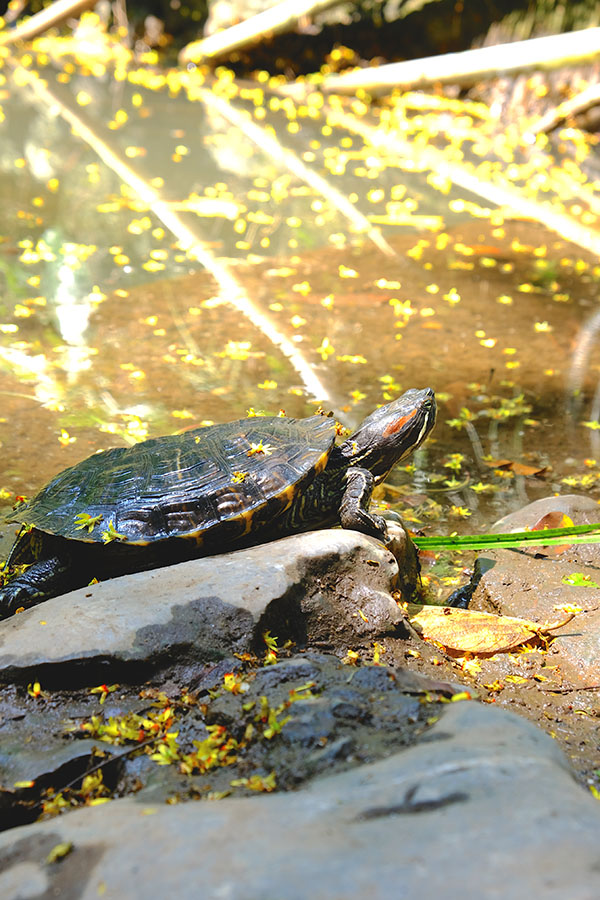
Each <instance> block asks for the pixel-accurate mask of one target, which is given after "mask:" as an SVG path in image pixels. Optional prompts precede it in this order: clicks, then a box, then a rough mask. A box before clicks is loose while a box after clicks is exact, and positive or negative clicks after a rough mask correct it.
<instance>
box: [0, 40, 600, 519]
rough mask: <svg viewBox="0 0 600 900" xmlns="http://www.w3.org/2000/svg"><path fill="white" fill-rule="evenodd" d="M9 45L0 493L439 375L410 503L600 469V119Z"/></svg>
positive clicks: (416, 509) (513, 503)
mask: <svg viewBox="0 0 600 900" xmlns="http://www.w3.org/2000/svg"><path fill="white" fill-rule="evenodd" d="M2 71H3V84H2V111H3V116H2V117H1V118H2V121H1V122H0V139H1V147H2V151H1V153H0V180H1V189H2V197H3V204H2V208H1V209H0V273H1V277H2V288H3V289H2V293H1V296H0V448H1V459H2V466H1V468H0V502H3V503H4V504H5V505H6V506H7V507H10V506H11V505H12V503H13V501H14V498H15V496H16V495H30V494H32V493H33V492H35V491H36V490H37V489H38V488H39V487H40V486H41V485H42V484H43V483H44V482H45V481H47V480H48V479H49V478H50V477H51V476H53V475H54V474H56V473H57V472H58V471H60V470H61V469H63V468H65V467H66V466H69V465H72V464H74V463H76V462H77V461H79V460H80V459H82V458H84V457H86V456H88V455H89V454H90V453H93V452H94V451H96V450H98V449H103V448H106V447H109V446H115V445H123V444H124V443H131V442H134V441H137V440H140V439H143V438H145V437H149V436H155V435H158V434H163V433H166V432H172V431H178V430H182V429H185V428H189V427H195V426H198V425H199V424H201V423H207V422H221V421H227V420H229V419H234V418H239V417H243V416H245V415H246V413H247V411H248V410H249V409H251V408H252V409H254V410H256V411H267V412H270V413H276V412H277V411H278V410H279V409H284V410H285V412H286V413H287V414H288V415H293V416H301V415H306V414H310V413H311V412H312V411H314V409H315V408H317V407H318V406H323V407H326V408H330V409H333V410H334V411H335V413H336V415H337V416H338V418H339V419H340V420H341V421H342V422H343V424H344V425H346V426H348V427H352V426H354V425H356V424H357V423H358V422H359V421H360V420H361V418H362V417H363V416H364V415H365V414H366V413H368V412H370V411H371V410H372V409H373V408H374V406H375V405H376V404H379V403H383V402H385V401H386V400H388V399H391V398H392V397H395V396H397V395H398V394H399V393H401V392H402V391H403V390H405V389H407V388H408V387H413V386H415V387H424V386H427V385H429V386H431V387H433V388H434V389H435V391H436V393H437V395H438V404H439V416H438V425H437V427H436V431H435V433H434V436H433V438H432V439H430V440H429V441H428V442H427V444H426V445H425V446H424V447H423V448H422V449H421V450H420V451H419V452H418V453H417V454H416V456H415V458H414V460H413V464H412V465H410V466H408V467H405V468H402V467H400V468H399V469H398V470H397V471H396V472H394V473H393V474H392V476H391V477H390V484H389V486H388V487H385V488H383V489H380V494H379V496H380V499H381V500H382V501H385V502H387V503H389V504H390V505H396V504H397V505H399V507H400V509H401V510H402V511H403V513H404V514H405V515H406V516H407V518H408V520H409V521H410V522H412V523H414V524H416V525H419V526H420V527H425V528H428V529H429V530H430V531H439V530H448V529H450V530H455V529H456V530H461V531H465V530H473V531H474V530H480V529H482V528H484V529H485V528H486V527H487V526H489V525H490V524H491V523H492V522H493V521H494V520H495V519H496V518H498V517H499V516H500V515H502V514H504V513H505V512H506V511H508V510H509V509H512V508H515V507H517V506H519V505H522V504H524V503H526V502H527V501H528V500H530V499H536V498H537V497H539V496H544V495H547V494H550V493H552V492H563V493H564V492H567V491H573V490H576V491H581V490H585V491H591V492H592V495H595V492H596V491H597V484H598V482H599V480H600V446H599V445H598V440H599V438H598V432H597V425H598V421H597V420H598V412H599V409H598V407H599V406H600V400H599V399H598V393H597V390H598V389H597V385H598V371H599V367H600V347H599V346H598V341H597V340H596V333H597V331H598V328H599V321H600V320H599V321H597V311H596V309H597V291H598V282H599V279H600V264H599V263H598V235H597V231H596V229H597V214H598V208H599V207H598V191H597V187H598V185H597V183H596V181H595V180H594V179H595V167H596V164H595V158H594V155H593V146H591V142H590V146H588V145H587V144H586V143H585V141H584V140H583V139H582V137H581V136H580V135H578V134H577V133H575V132H569V131H567V130H565V132H563V133H562V135H561V136H560V139H559V140H557V141H556V142H555V143H554V144H553V145H552V144H550V143H544V142H543V141H542V142H538V143H537V144H535V145H531V144H530V143H529V144H528V143H527V142H526V141H523V140H522V139H521V137H520V136H519V135H517V134H516V133H513V132H514V129H511V127H508V126H507V127H506V128H503V127H502V123H497V122H493V121H492V120H491V118H490V117H489V115H488V114H487V113H486V112H485V110H483V108H482V107H481V106H480V105H477V104H471V105H469V104H458V102H454V101H443V100H442V99H441V98H429V99H427V98H424V97H416V98H415V97H412V98H411V97H409V96H405V97H398V98H395V99H394V100H393V101H390V102H385V103H383V102H382V103H380V104H379V105H377V106H373V107H370V106H368V105H367V104H365V103H364V102H363V101H362V100H352V99H349V100H346V101H341V100H339V99H336V98H329V99H328V100H324V99H323V97H322V96H321V95H319V94H316V93H313V94H309V95H308V97H306V98H304V99H297V100H295V101H293V100H292V99H290V97H287V96H284V95H283V94H282V93H280V92H278V85H277V84H273V83H272V82H271V83H266V80H265V79H263V81H260V80H259V81H257V82H253V83H248V84H240V83H237V84H236V83H234V82H233V80H232V76H231V74H230V73H227V72H225V71H219V72H218V73H217V75H218V77H217V78H216V79H215V80H214V81H212V82H209V81H208V80H206V79H205V77H204V76H203V74H202V73H200V72H198V71H196V72H189V73H186V72H183V73H166V72H161V71H158V70H156V69H153V68H151V67H147V68H146V69H139V68H138V69H136V68H132V69H129V70H126V69H125V68H119V67H117V71H116V73H115V72H113V71H112V70H110V69H108V68H106V66H105V64H104V62H103V61H102V60H101V59H96V60H95V61H94V60H92V62H90V61H89V60H88V62H87V63H86V64H82V63H81V62H78V61H77V60H75V59H74V58H72V57H70V56H64V57H62V56H61V57H60V58H51V57H50V56H49V55H48V53H47V48H46V47H45V46H44V45H42V46H41V47H39V48H38V53H37V55H35V54H30V55H28V56H26V57H21V58H20V59H17V58H14V57H11V56H7V57H6V58H5V59H4V65H3V70H2Z"/></svg>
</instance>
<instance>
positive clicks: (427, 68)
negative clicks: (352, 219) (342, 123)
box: [282, 28, 600, 94]
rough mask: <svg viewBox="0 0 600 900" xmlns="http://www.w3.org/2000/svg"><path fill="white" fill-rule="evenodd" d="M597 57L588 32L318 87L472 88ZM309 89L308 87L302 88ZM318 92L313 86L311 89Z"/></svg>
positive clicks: (346, 76) (598, 49)
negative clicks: (508, 76)
mask: <svg viewBox="0 0 600 900" xmlns="http://www.w3.org/2000/svg"><path fill="white" fill-rule="evenodd" d="M598 57H600V28H588V29H585V30H583V31H572V32H569V33H568V34H557V35H552V36H550V37H542V38H533V39H532V40H529V41H516V42H514V43H511V44H500V45H499V46H497V47H481V48H478V49H477V50H465V51H464V52H462V53H445V54H443V55H441V56H428V57H426V58H424V59H415V60H408V61H407V62H400V63H389V64H388V65H384V66H379V67H373V66H370V67H369V68H367V69H353V70H352V71H351V72H345V73H342V74H341V75H329V76H328V77H327V78H325V79H323V81H322V82H321V83H320V84H319V85H318V88H319V89H320V90H322V91H325V92H327V93H336V94H338V93H351V94H352V93H355V92H356V91H357V90H363V91H368V92H369V93H370V94H380V93H385V92H387V91H390V90H393V89H394V88H401V89H402V90H410V89H412V90H419V89H423V88H430V87H432V86H433V85H436V84H459V85H462V86H466V85H471V84H474V83H476V82H477V81H481V80H482V79H490V78H497V77H498V76H499V75H517V74H519V73H520V72H530V71H532V70H537V69H542V70H548V69H556V68H560V66H565V65H580V64H581V63H587V62H591V61H592V60H594V59H597V58H598ZM307 87H308V86H307ZM310 87H311V88H313V89H314V87H317V85H316V84H313V85H310ZM303 88H304V86H303V85H302V84H301V83H300V84H298V85H290V86H289V90H288V91H286V88H285V86H282V92H286V93H290V94H296V93H299V92H300V91H301V90H302V89H303Z"/></svg>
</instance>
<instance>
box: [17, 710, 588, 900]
mask: <svg viewBox="0 0 600 900" xmlns="http://www.w3.org/2000/svg"><path fill="white" fill-rule="evenodd" d="M599 839H600V816H599V814H598V809H597V805H596V803H595V801H594V800H593V799H592V798H591V797H589V796H586V795H585V794H584V793H583V792H582V791H581V788H580V787H579V786H578V785H576V784H575V782H574V781H573V778H572V776H571V774H570V772H569V769H568V767H567V766H566V765H565V761H564V759H563V757H562V754H561V753H560V752H559V751H558V749H557V747H556V745H555V743H554V742H553V741H552V739H551V738H549V737H547V736H546V735H544V734H542V733H541V732H540V731H539V730H538V729H536V728H534V727H533V726H532V725H530V724H529V723H527V722H525V721H523V720H520V719H518V718H517V717H515V716H512V715H511V714H509V713H504V712H500V711H498V710H494V709H490V708H489V707H484V706H481V705H479V704H474V703H457V704H452V706H451V707H449V708H448V711H447V712H446V713H445V714H444V715H443V717H442V718H441V719H440V721H439V722H437V723H436V724H435V725H434V726H433V727H432V728H431V729H430V730H428V731H427V732H426V733H425V735H424V736H423V737H422V739H421V740H420V741H419V742H418V743H416V744H415V745H414V746H412V747H410V748H408V749H406V750H404V751H401V752H398V753H394V754H393V755H391V756H388V757H387V759H384V760H380V761H378V762H375V763H369V764H366V765H363V766H360V767H357V768H354V769H353V770H352V771H349V772H344V773H342V774H335V775H330V776H327V777H325V778H320V779H318V780H316V781H313V782H312V783H311V784H310V785H308V786H306V787H304V788H303V789H302V790H300V791H289V792H282V793H279V794H271V795H268V796H260V797H245V798H225V799H223V800H221V801H220V802H214V803H202V802H190V803H182V804H178V805H175V806H170V805H165V804H160V805H158V804H157V805H154V804H152V803H150V802H148V798H147V797H145V796H144V795H143V794H142V795H137V797H135V798H127V799H123V800H116V801H114V802H112V803H109V804H106V805H103V806H100V807H97V808H95V809H90V808H88V809H82V810H77V811H75V812H73V813H71V814H70V815H67V816H62V817H61V818H59V819H54V820H52V821H47V822H40V823H36V824H33V825H29V826H27V827H25V828H17V829H14V830H12V831H9V832H5V833H4V834H3V835H1V836H0V893H1V894H2V896H3V897H5V898H7V900H9V898H10V900H16V897H18V896H21V897H22V896H32V897H33V896H42V895H48V896H51V895H52V896H57V895H61V896H77V897H80V898H95V897H97V896H98V894H99V893H100V894H102V895H104V896H107V897H126V896H132V897H133V896H139V893H140V890H141V889H142V891H143V889H146V890H147V891H149V892H150V895H152V896H173V897H181V898H187V897H190V898H192V897H197V896H198V891H199V886H201V891H202V896H204V897H207V898H217V897H231V898H244V900H248V898H259V897H269V896H277V897H280V898H283V900H288V898H289V900H296V898H297V900H300V898H305V897H315V898H331V897H339V896H343V897H356V898H363V897H367V896H369V897H375V898H379V897H381V898H384V897H389V896H399V894H400V893H401V895H402V896H404V897H415V898H416V897H422V896H438V895H439V896H443V897H448V898H454V897H456V898H459V897H461V898H464V897H467V898H468V897H476V896H478V897H481V896H490V897H491V896H496V895H497V894H498V891H501V894H502V896H503V897H508V898H515V900H516V898H520V897H524V896H529V895H530V893H534V892H536V891H537V892H540V891H541V892H542V895H543V896H544V897H547V898H557V900H558V898H561V900H562V898H564V897H567V896H568V897H569V898H574V900H592V898H593V897H595V896H597V895H598V892H599V891H600V867H599V865H598V851H597V846H598V840H599ZM57 844H63V846H64V847H65V848H66V851H67V852H66V855H65V856H64V857H63V858H62V859H61V860H59V861H58V862H56V863H48V862H46V860H47V857H48V855H49V854H50V853H51V851H52V849H53V848H54V847H55V846H56V845H57ZM466 845H467V846H468V852H467V851H466ZM467 873H468V877H467ZM75 885H77V887H76V888H75ZM69 886H70V887H69ZM69 890H70V893H68V891H69ZM24 891H26V893H24ZM63 891H66V892H67V893H63Z"/></svg>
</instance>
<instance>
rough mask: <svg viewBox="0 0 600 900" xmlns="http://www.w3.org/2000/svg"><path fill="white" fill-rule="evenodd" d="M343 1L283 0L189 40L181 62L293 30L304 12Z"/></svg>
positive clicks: (218, 54)
mask: <svg viewBox="0 0 600 900" xmlns="http://www.w3.org/2000/svg"><path fill="white" fill-rule="evenodd" d="M342 2H344V0H283V3H278V4H277V6H273V7H272V8H271V9H266V10H265V11H264V12H261V13H258V15H256V16H252V17H251V18H250V19H246V20H245V21H244V22H239V23H238V24H237V25H232V26H231V28H226V29H224V30H223V31H219V32H217V33H216V34H212V35H211V36H210V37H207V38H204V39H203V40H201V41H193V42H192V43H191V44H188V45H187V47H184V48H183V50H182V51H181V53H180V54H179V63H180V65H182V66H185V65H186V64H187V63H190V62H193V63H198V62H203V61H204V60H207V59H215V57H218V56H224V55H225V54H227V53H230V52H231V51H232V50H239V48H240V47H245V46H247V45H248V44H252V43H254V42H255V41H257V40H260V38H264V37H265V36H266V35H271V34H281V32H283V31H290V30H291V29H292V28H293V27H294V26H295V25H296V24H297V22H298V20H299V19H301V18H303V16H313V15H315V14H316V13H319V12H322V11H323V10H324V9H329V7H331V6H338V5H339V4H340V3H342Z"/></svg>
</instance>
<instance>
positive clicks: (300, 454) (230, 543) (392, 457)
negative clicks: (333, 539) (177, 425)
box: [0, 388, 436, 618]
mask: <svg viewBox="0 0 600 900" xmlns="http://www.w3.org/2000/svg"><path fill="white" fill-rule="evenodd" d="M435 415H436V405H435V395H434V392H433V390H432V389H431V388H425V389H423V390H418V389H415V388H412V389H410V390H408V391H406V393H404V394H403V395H402V396H401V397H399V398H398V399H396V400H393V401H392V402H391V403H388V404H387V405H385V406H382V407H379V408H378V409H376V410H375V411H374V412H373V413H371V415H369V416H367V418H366V419H365V420H364V421H363V422H362V424H361V425H360V426H359V428H358V429H357V430H356V431H355V432H354V433H353V434H352V435H351V436H350V437H349V438H347V439H346V440H344V441H343V442H342V443H339V444H336V422H335V419H334V418H333V417H331V416H325V415H320V414H317V415H313V416H310V417H308V418H305V419H293V418H287V417H281V416H273V417H267V416H265V417H262V416H254V417H250V418H247V419H240V420H238V421H236V422H229V423H225V424H220V425H211V426H207V427H201V428H196V429H193V430H189V431H186V432H183V433H179V434H172V435H167V436H164V437H159V438H153V439H150V440H146V441H143V442H141V443H139V444H135V445H133V446H132V447H119V448H114V449H111V450H104V451H102V452H99V453H96V454H94V455H92V456H90V457H88V458H87V459H84V460H83V461H82V462H80V463H78V464H77V465H75V466H72V467H71V468H68V469H65V470H64V471H63V472H61V473H60V474H59V475H57V476H56V477H55V478H54V479H53V480H52V481H50V482H49V483H48V484H47V485H46V486H45V487H44V488H42V490H41V491H40V492H39V493H38V494H37V495H36V496H35V497H34V498H33V499H32V500H31V501H29V502H28V503H26V504H25V505H23V506H21V507H19V508H18V510H17V512H15V513H13V515H12V516H11V517H10V518H9V521H15V520H16V516H18V521H19V522H21V524H22V527H21V530H20V531H19V533H18V535H17V539H16V541H15V543H14V545H13V548H12V550H11V551H10V554H9V556H8V559H7V562H6V566H5V572H7V573H9V574H8V578H6V576H5V579H4V580H5V583H4V586H3V587H0V618H6V617H7V616H9V615H11V614H12V613H13V612H15V611H16V610H18V609H21V608H28V607H31V606H34V605H36V604H37V603H40V602H42V601H44V600H47V599H49V598H51V597H54V596H57V595H59V594H63V593H67V592H68V591H71V590H75V589H76V588H81V587H85V586H86V585H88V584H89V583H90V581H91V580H93V579H94V578H96V579H98V580H106V579H107V578H113V577H115V576H118V575H124V574H128V573H132V572H136V571H141V570H145V569H153V568H157V567H159V566H164V565H170V564H171V563H175V562H180V561H183V560H187V559H193V558H195V557H200V556H209V555H214V554H219V553H223V552H228V551H230V550H235V549H239V548H242V547H247V546H251V545H254V544H258V543H265V542H268V541H271V540H274V539H277V538H280V537H283V536H286V535H290V534H294V533H297V532H302V531H308V530H313V529H317V528H323V527H328V526H331V525H341V526H342V527H343V528H352V529H355V530H357V531H360V532H363V533H364V534H368V535H371V536H373V537H377V538H379V539H381V540H383V541H385V540H386V539H387V530H386V523H385V520H384V519H383V518H382V517H380V516H377V515H374V514H372V513H370V512H369V503H370V500H371V494H372V491H373V487H374V486H375V485H376V484H378V483H379V482H381V481H382V480H383V479H384V478H385V477H386V475H387V473H388V472H389V471H390V469H391V468H392V466H394V465H395V464H396V463H397V462H398V461H399V460H401V459H403V458H404V457H406V456H407V455H408V454H409V453H411V452H412V451H413V450H414V449H415V448H416V447H418V446H419V445H420V444H421V443H422V442H423V441H424V440H425V438H426V437H427V435H428V434H429V432H430V431H431V429H432V428H433V425H434V423H435Z"/></svg>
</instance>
